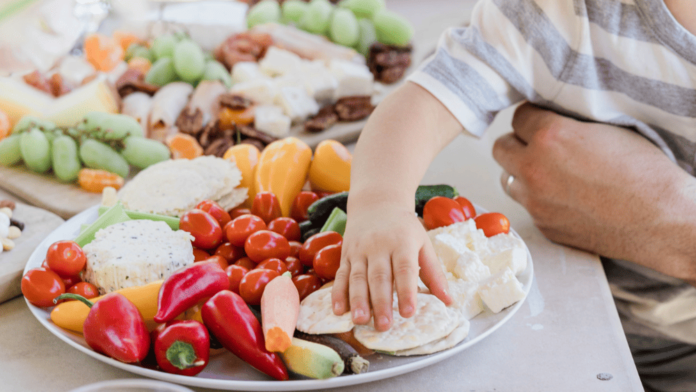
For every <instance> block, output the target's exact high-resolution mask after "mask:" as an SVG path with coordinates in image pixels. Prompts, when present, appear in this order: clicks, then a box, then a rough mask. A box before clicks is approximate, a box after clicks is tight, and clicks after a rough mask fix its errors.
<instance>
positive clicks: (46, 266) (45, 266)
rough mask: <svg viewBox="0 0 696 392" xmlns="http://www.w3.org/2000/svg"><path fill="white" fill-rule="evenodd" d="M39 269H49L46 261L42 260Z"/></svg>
mask: <svg viewBox="0 0 696 392" xmlns="http://www.w3.org/2000/svg"><path fill="white" fill-rule="evenodd" d="M41 268H46V269H51V267H49V266H48V261H46V259H44V261H43V263H41Z"/></svg>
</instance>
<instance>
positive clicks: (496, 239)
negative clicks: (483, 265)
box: [488, 233, 524, 251]
mask: <svg viewBox="0 0 696 392" xmlns="http://www.w3.org/2000/svg"><path fill="white" fill-rule="evenodd" d="M488 247H489V248H491V250H493V251H501V250H505V249H512V248H523V249H524V242H523V241H522V240H521V239H519V238H517V237H515V236H514V235H512V234H510V233H507V234H498V235H494V236H493V237H490V238H489V239H488Z"/></svg>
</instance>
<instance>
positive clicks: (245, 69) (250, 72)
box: [232, 61, 268, 83]
mask: <svg viewBox="0 0 696 392" xmlns="http://www.w3.org/2000/svg"><path fill="white" fill-rule="evenodd" d="M267 78H268V76H266V74H264V73H263V72H261V70H260V69H259V64H258V63H256V62H253V61H240V62H238V63H236V64H235V65H234V66H232V82H233V83H242V82H248V81H250V80H256V79H267Z"/></svg>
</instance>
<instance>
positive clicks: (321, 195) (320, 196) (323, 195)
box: [315, 191, 334, 200]
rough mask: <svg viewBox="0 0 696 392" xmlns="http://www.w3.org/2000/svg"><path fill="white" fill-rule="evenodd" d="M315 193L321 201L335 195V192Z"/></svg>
mask: <svg viewBox="0 0 696 392" xmlns="http://www.w3.org/2000/svg"><path fill="white" fill-rule="evenodd" d="M315 193H316V194H317V196H319V199H320V200H321V199H323V198H325V197H326V196H331V195H333V194H334V192H324V191H318V192H315Z"/></svg>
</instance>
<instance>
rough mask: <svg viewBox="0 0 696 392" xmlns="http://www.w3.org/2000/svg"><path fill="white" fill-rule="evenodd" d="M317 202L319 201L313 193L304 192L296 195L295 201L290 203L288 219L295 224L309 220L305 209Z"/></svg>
mask: <svg viewBox="0 0 696 392" xmlns="http://www.w3.org/2000/svg"><path fill="white" fill-rule="evenodd" d="M317 200H319V196H317V194H316V193H314V192H307V191H304V192H300V193H298V194H297V196H295V200H293V201H292V207H291V208H290V217H291V218H292V219H294V220H295V221H297V222H304V221H306V220H307V219H309V217H308V216H307V209H308V208H309V206H311V205H312V204H314V202H315V201H317Z"/></svg>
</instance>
